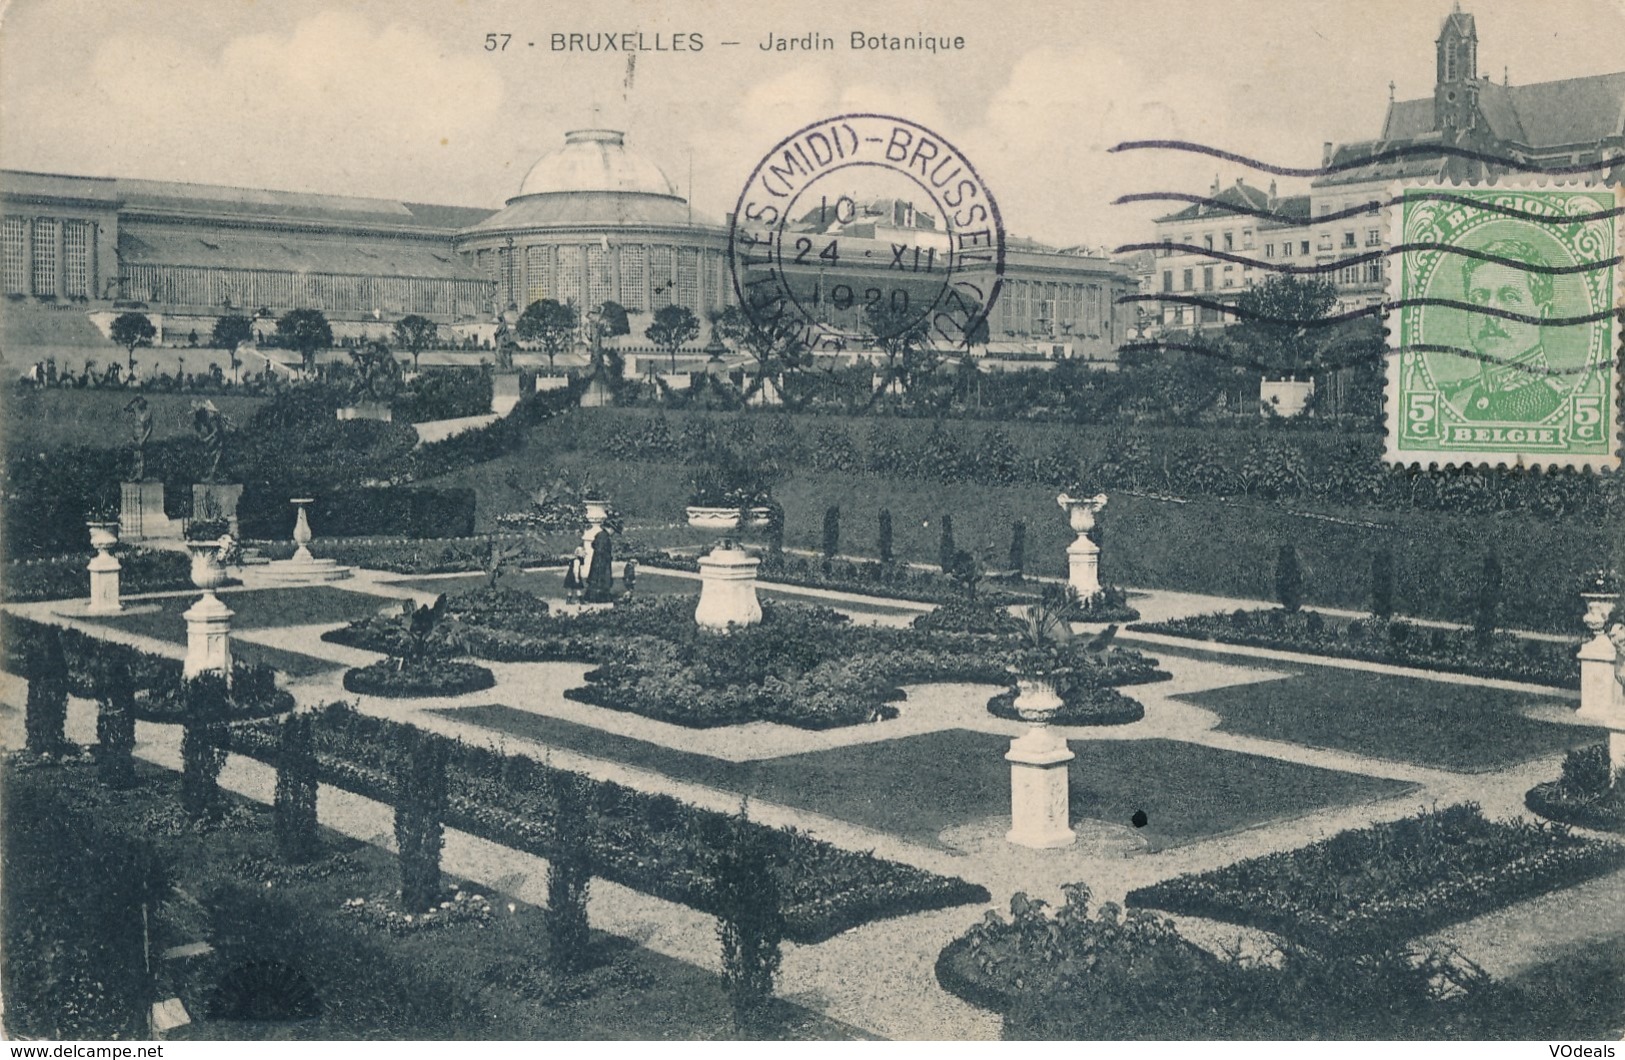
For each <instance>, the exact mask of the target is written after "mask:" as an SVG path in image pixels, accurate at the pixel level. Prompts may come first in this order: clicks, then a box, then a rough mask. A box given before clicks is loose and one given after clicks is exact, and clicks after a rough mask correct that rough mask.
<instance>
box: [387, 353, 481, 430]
mask: <svg viewBox="0 0 1625 1060" xmlns="http://www.w3.org/2000/svg"><path fill="white" fill-rule="evenodd" d="M390 409H391V411H392V412H393V413H394V416H395V418H396V419H397V420H402V421H404V422H406V423H425V422H428V421H429V420H455V419H462V418H464V417H466V416H484V415H486V414H488V413H489V412H490V411H491V370H490V369H489V368H487V367H484V366H480V367H460V368H430V369H426V370H424V371H421V372H419V373H418V377H417V378H416V379H414V380H413V381H412V383H411V389H410V390H409V391H407V392H406V393H404V394H402V395H400V396H398V397H397V398H396V399H395V400H394V402H392V403H391V405H390Z"/></svg>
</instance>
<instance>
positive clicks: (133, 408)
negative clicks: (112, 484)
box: [114, 365, 152, 482]
mask: <svg viewBox="0 0 1625 1060" xmlns="http://www.w3.org/2000/svg"><path fill="white" fill-rule="evenodd" d="M114 367H117V366H116V365H115V366H114ZM124 411H125V412H133V413H135V422H134V423H133V424H131V426H130V449H131V454H132V460H131V464H132V465H133V466H132V467H131V474H130V481H132V482H144V481H145V480H146V477H147V443H148V442H149V441H151V440H152V409H151V407H150V406H148V404H147V399H146V398H144V397H142V396H141V395H139V394H137V395H136V396H135V399H134V400H132V401H131V402H130V403H129V404H128V405H125V406H124Z"/></svg>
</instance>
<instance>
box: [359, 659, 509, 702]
mask: <svg viewBox="0 0 1625 1060" xmlns="http://www.w3.org/2000/svg"><path fill="white" fill-rule="evenodd" d="M496 683H497V679H496V675H495V674H493V673H492V672H491V671H490V670H489V669H487V668H486V667H484V666H480V665H478V664H477V663H470V662H458V661H456V660H455V659H431V660H429V661H427V662H425V663H424V664H423V665H421V666H407V667H404V668H403V667H401V666H400V665H398V663H397V661H396V660H394V659H380V660H379V661H378V662H375V663H372V664H370V665H368V666H358V667H356V668H354V669H352V670H348V671H346V672H345V674H344V690H345V691H346V692H355V693H356V694H358V695H364V696H386V697H389V698H391V699H410V698H416V697H423V696H461V695H465V694H467V693H469V692H483V691H485V690H486V689H487V688H493V687H495V685H496Z"/></svg>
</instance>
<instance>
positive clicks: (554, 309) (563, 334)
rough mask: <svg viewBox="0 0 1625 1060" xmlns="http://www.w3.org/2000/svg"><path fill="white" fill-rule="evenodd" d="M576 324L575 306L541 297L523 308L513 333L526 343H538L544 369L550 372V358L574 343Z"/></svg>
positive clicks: (551, 359) (551, 368) (551, 365)
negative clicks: (544, 363)
mask: <svg viewBox="0 0 1625 1060" xmlns="http://www.w3.org/2000/svg"><path fill="white" fill-rule="evenodd" d="M576 323H577V320H576V310H575V306H572V305H566V304H565V303H563V302H559V301H555V300H554V299H552V298H543V299H542V300H541V301H539V302H532V303H530V305H528V306H526V307H525V311H524V312H523V313H521V314H519V323H517V324H515V325H514V331H515V332H517V333H518V335H519V337H520V338H521V339H524V340H525V341H526V342H537V343H540V344H541V347H542V352H543V353H545V354H547V370H548V371H549V372H551V371H552V370H553V358H555V357H557V356H558V355H559V354H561V353H563V352H564V351H565V350H568V349H569V348H570V344H571V343H572V342H573V341H575V334H576Z"/></svg>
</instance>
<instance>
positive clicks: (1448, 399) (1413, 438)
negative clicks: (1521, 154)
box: [1386, 181, 1625, 469]
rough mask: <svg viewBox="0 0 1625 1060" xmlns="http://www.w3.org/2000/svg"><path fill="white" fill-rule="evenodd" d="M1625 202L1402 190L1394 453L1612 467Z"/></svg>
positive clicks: (1604, 197) (1611, 197) (1545, 189)
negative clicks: (1623, 205) (1624, 207)
mask: <svg viewBox="0 0 1625 1060" xmlns="http://www.w3.org/2000/svg"><path fill="white" fill-rule="evenodd" d="M1439 193H1447V195H1448V198H1445V197H1442V196H1441V195H1440V194H1439ZM1622 198H1625V195H1622V193H1621V191H1620V190H1619V189H1615V188H1613V187H1609V186H1604V185H1596V184H1593V185H1578V184H1569V185H1550V186H1544V185H1539V184H1535V183H1534V182H1533V181H1531V182H1529V183H1527V184H1519V183H1518V182H1516V181H1511V182H1503V183H1501V184H1497V185H1494V186H1483V187H1471V186H1470V187H1459V186H1455V185H1449V184H1429V185H1414V186H1407V187H1404V188H1401V189H1399V194H1398V196H1397V203H1396V205H1395V206H1394V207H1393V208H1392V209H1391V210H1390V213H1389V224H1390V241H1391V242H1390V245H1392V246H1394V247H1396V248H1399V247H1401V246H1403V247H1404V248H1405V249H1404V251H1403V253H1400V254H1397V255H1395V261H1394V267H1393V269H1392V271H1391V274H1390V289H1389V303H1390V305H1391V306H1394V307H1395V308H1393V309H1391V310H1390V312H1389V313H1388V315H1387V325H1388V341H1389V343H1390V346H1391V350H1392V353H1393V356H1391V357H1390V358H1389V361H1388V392H1387V395H1388V416H1387V446H1386V456H1387V459H1388V460H1389V461H1390V462H1393V463H1398V464H1402V465H1410V464H1418V463H1419V464H1421V465H1423V466H1427V465H1430V464H1438V465H1442V466H1448V465H1452V464H1454V465H1468V464H1484V465H1490V466H1495V465H1501V464H1504V465H1507V466H1511V467H1544V468H1562V467H1571V468H1586V467H1590V468H1594V469H1600V468H1611V467H1617V466H1618V465H1619V462H1620V456H1619V450H1620V438H1621V428H1620V416H1619V394H1620V387H1619V369H1618V350H1619V346H1620V334H1619V331H1620V323H1619V317H1618V309H1619V306H1620V304H1621V294H1620V292H1621V286H1620V284H1621V270H1620V265H1619V263H1618V259H1619V257H1620V254H1621V250H1622V247H1625V232H1622V229H1621V217H1620V216H1618V214H1617V211H1615V207H1616V205H1617V204H1618V202H1619V201H1620V200H1621V199H1622Z"/></svg>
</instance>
